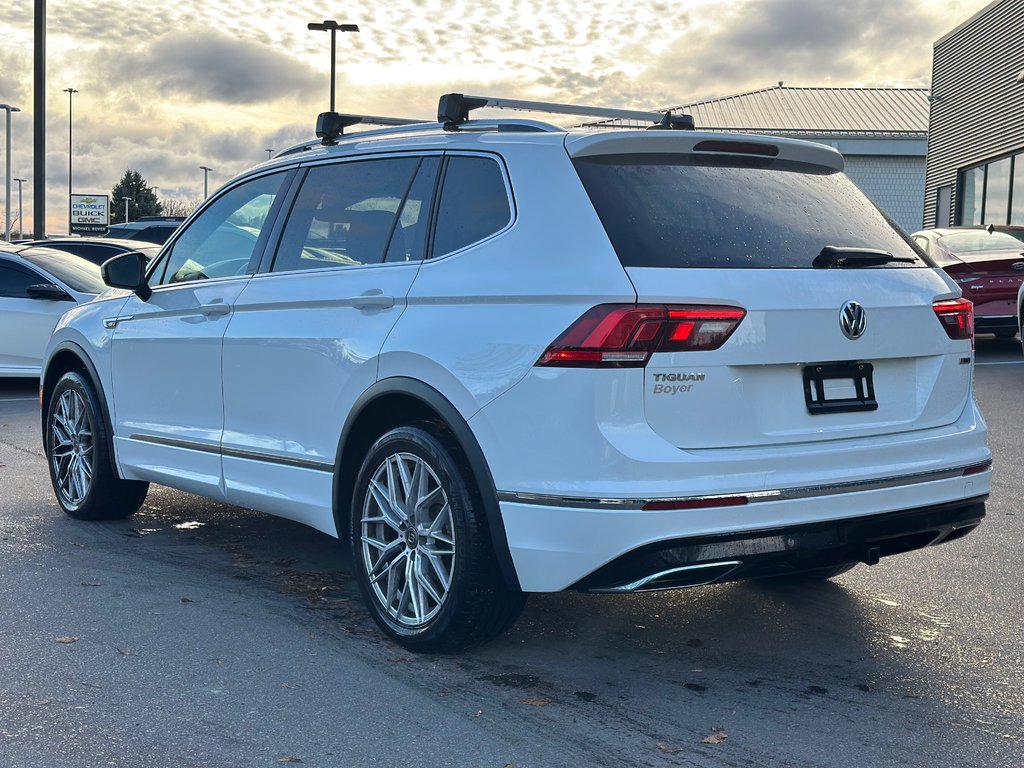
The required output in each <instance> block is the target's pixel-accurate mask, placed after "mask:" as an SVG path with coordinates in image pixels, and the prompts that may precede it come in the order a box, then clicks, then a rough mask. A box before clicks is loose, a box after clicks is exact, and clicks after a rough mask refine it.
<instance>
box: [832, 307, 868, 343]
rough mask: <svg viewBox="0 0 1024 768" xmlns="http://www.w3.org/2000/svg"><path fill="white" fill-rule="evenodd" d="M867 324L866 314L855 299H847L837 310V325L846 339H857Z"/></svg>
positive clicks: (862, 333)
mask: <svg viewBox="0 0 1024 768" xmlns="http://www.w3.org/2000/svg"><path fill="white" fill-rule="evenodd" d="M867 326H868V316H867V313H866V312H865V311H864V307H862V306H861V305H860V304H858V303H857V302H856V301H848V302H846V303H845V304H843V308H842V309H841V310H839V327H840V328H841V329H842V331H843V335H844V336H845V337H846V338H848V339H859V338H860V337H861V336H863V335H864V329H865V328H867Z"/></svg>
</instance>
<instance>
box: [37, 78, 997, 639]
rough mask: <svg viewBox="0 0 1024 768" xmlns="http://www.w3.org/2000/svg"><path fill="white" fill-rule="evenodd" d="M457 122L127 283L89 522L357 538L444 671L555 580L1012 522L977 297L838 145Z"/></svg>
mask: <svg viewBox="0 0 1024 768" xmlns="http://www.w3.org/2000/svg"><path fill="white" fill-rule="evenodd" d="M472 101H473V100H472V99H468V98H467V100H466V102H461V101H460V102H459V103H460V104H463V106H465V103H467V102H468V103H470V105H471V106H473V104H472ZM476 101H477V102H479V101H484V100H482V99H480V100H476ZM451 106H452V101H451V99H449V101H448V103H447V105H446V103H445V101H444V100H442V108H441V110H440V113H441V114H439V122H438V123H437V124H428V125H418V126H409V127H405V128H399V129H391V130H386V131H370V132H366V133H363V134H356V135H353V136H349V137H339V136H338V135H337V133H336V132H331V131H324V132H323V133H324V141H323V143H322V144H314V143H310V144H307V145H303V146H302V147H299V148H296V150H295V151H291V152H286V153H283V154H282V155H281V156H280V157H278V158H276V159H275V160H273V161H270V162H268V163H265V164H263V165H261V166H259V167H257V168H255V169H253V170H252V171H250V172H248V173H246V174H243V175H242V176H240V177H239V178H238V179H236V180H235V181H233V182H231V183H229V184H228V185H226V186H225V187H224V188H223V189H222V190H221V191H220V192H219V193H218V194H217V195H215V196H214V197H213V198H211V199H210V200H209V201H207V202H206V203H205V204H204V206H203V208H202V209H200V210H199V211H198V212H197V213H196V214H194V215H193V216H192V217H191V218H190V219H189V220H188V221H186V222H185V223H184V224H183V225H182V227H181V229H180V230H179V231H178V232H177V233H176V234H175V236H174V238H173V239H171V240H170V241H169V242H168V243H167V245H166V246H165V248H164V249H163V251H162V252H161V254H160V256H159V257H158V258H157V259H156V260H155V261H154V262H153V264H152V265H151V266H150V267H149V268H148V269H146V267H145V261H144V259H142V258H141V257H139V256H136V255H133V254H128V255H126V256H124V257H119V258H118V259H116V260H113V261H111V262H108V263H107V264H106V265H105V266H104V272H105V277H106V280H107V282H108V284H109V285H112V286H115V287H118V288H120V289H121V290H112V291H110V292H108V293H106V294H104V295H102V296H101V297H100V298H99V299H98V300H97V301H96V302H92V303H90V304H88V305H85V306H83V307H80V308H78V309H75V310H73V311H72V312H70V313H68V315H66V316H65V318H64V320H63V321H62V322H61V324H60V325H59V326H58V329H57V330H56V331H55V334H54V336H53V338H52V340H51V343H50V347H49V350H48V355H47V363H46V367H45V373H44V376H43V385H42V387H43V392H42V394H43V404H44V406H43V431H44V442H45V446H46V450H47V453H48V456H49V460H50V469H51V477H52V480H53V485H54V489H55V492H56V495H57V498H58V501H59V503H60V504H61V506H62V508H63V509H64V510H65V511H66V512H67V513H68V514H70V515H72V516H74V517H79V518H86V519H100V518H111V517H123V516H127V515H130V514H132V513H133V512H134V511H136V510H137V509H138V508H139V506H140V505H141V504H142V501H143V500H144V498H145V494H146V490H147V488H148V483H150V482H157V483H161V484H164V485H169V486H172V487H175V488H179V489H181V490H185V491H189V492H193V493H198V494H202V495H204V496H207V497H210V498H213V499H218V500H221V501H225V502H228V503H232V504H238V505H243V506H248V507H252V508H254V509H257V510H261V511H264V512H268V513H271V514H277V515H281V516H284V517H288V518H291V519H294V520H299V521H301V522H304V523H306V524H308V525H311V526H313V527H315V528H317V529H319V530H321V531H324V532H325V533H328V534H330V535H333V536H340V537H348V538H349V540H350V542H351V546H352V550H353V555H354V563H355V571H356V573H355V576H356V578H357V580H358V582H359V584H360V587H361V589H362V592H363V594H364V597H365V599H366V602H367V605H368V606H369V609H370V612H371V614H372V615H373V617H374V619H375V620H376V621H377V622H378V624H379V625H380V626H381V627H382V628H383V630H384V631H385V632H386V633H387V634H388V635H389V636H391V637H392V638H393V639H395V640H396V641H398V642H400V643H402V644H403V645H405V646H406V647H407V648H410V649H412V650H417V651H445V650H451V649H456V648H461V647H465V646H468V645H471V644H474V643H478V642H482V641H484V640H486V639H488V638H490V637H492V636H494V635H495V634H497V633H499V632H501V631H502V630H503V629H504V628H506V627H507V626H509V625H510V624H511V623H512V622H513V621H514V620H515V618H516V616H517V615H518V612H519V611H520V609H521V607H522V605H523V600H524V598H525V594H526V593H529V592H550V591H559V590H565V589H580V590H589V591H598V592H612V593H616V592H620V593H621V592H633V591H640V590H658V589H670V588H677V587H686V586H695V585H701V584H710V583H717V582H723V581H729V580H734V579H743V578H767V577H791V578H827V577H830V576H833V575H836V574H838V573H841V572H843V571H844V570H847V569H849V568H851V567H853V566H854V565H855V564H856V563H859V562H864V563H869V564H874V563H876V562H878V560H879V559H880V558H882V557H886V556H890V555H894V554H899V553H901V552H906V551H910V550H914V549H919V548H921V547H925V546H929V545H932V544H937V543H942V542H946V541H951V540H953V539H956V538H958V537H960V536H963V535H965V534H966V533H968V532H970V531H971V530H973V529H974V528H975V527H976V526H977V525H978V524H979V523H980V521H981V519H982V518H983V516H984V501H985V498H986V496H987V494H988V491H989V479H990V467H991V454H990V453H989V451H988V448H987V446H986V427H985V424H984V422H983V420H982V418H981V415H980V413H979V411H978V409H977V406H976V404H975V402H974V398H973V395H972V388H971V377H972V367H973V326H972V314H971V305H970V303H969V302H966V301H964V300H963V299H961V298H960V291H959V289H958V288H957V286H956V285H955V284H954V283H953V282H952V281H951V280H950V279H949V278H948V277H947V276H946V275H945V274H944V273H943V272H942V271H941V270H939V269H937V268H935V267H934V265H932V264H931V263H930V262H929V261H928V260H927V258H926V257H925V256H924V255H923V254H922V252H921V251H920V250H918V249H917V247H916V246H914V245H913V243H912V242H911V241H910V240H909V239H908V238H907V237H906V236H905V235H903V234H902V233H900V232H898V231H896V230H894V229H893V228H892V226H891V225H890V224H889V223H888V222H887V221H886V219H885V217H884V216H883V215H882V214H881V213H879V212H878V210H877V209H876V208H875V207H874V206H873V205H872V204H871V203H870V202H868V201H867V200H866V199H865V198H864V197H863V195H862V194H861V193H860V192H859V191H858V190H857V189H856V188H855V187H854V186H853V185H852V184H851V183H850V182H849V181H848V180H847V179H846V177H845V176H844V175H843V174H842V168H843V161H842V158H841V156H840V155H839V154H838V153H836V152H835V151H833V150H831V149H829V148H826V147H822V146H820V145H815V144H808V143H804V142H799V141H792V140H786V139H770V138H766V137H745V136H738V135H731V134H730V135H716V134H710V133H699V132H696V131H692V130H655V131H648V130H622V131H614V130H612V131H599V132H589V131H565V130H562V129H559V128H556V127H554V126H551V125H547V124H544V123H538V122H533V121H517V120H471V119H468V113H469V107H466V108H464V109H463V108H460V109H455V110H452V109H451V108H450V107H451ZM475 106H481V104H480V103H476V104H475ZM335 117H338V116H335ZM659 117H660V116H659ZM661 127H664V128H671V127H685V125H680V124H678V123H677V122H675V121H673V120H671V119H669V118H666V119H665V120H664V121H663V122H662V126H661Z"/></svg>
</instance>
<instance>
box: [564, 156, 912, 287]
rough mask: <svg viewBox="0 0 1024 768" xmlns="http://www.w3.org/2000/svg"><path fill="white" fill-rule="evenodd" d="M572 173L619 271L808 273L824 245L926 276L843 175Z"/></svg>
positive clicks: (808, 169) (690, 169)
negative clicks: (878, 255) (863, 251)
mask: <svg viewBox="0 0 1024 768" xmlns="http://www.w3.org/2000/svg"><path fill="white" fill-rule="evenodd" d="M574 162H575V166H576V170H577V172H578V173H579V175H580V178H581V179H582V181H583V185H584V187H585V188H586V190H587V193H588V194H589V195H590V199H591V201H592V202H593V204H594V208H595V209H596V210H597V214H598V216H600V218H601V222H602V223H603V224H604V228H605V230H606V231H607V233H608V238H609V239H610V240H611V243H612V246H613V247H614V248H615V251H616V253H617V254H618V256H619V260H620V261H621V262H622V264H623V266H627V267H691V268H750V269H767V268H772V267H780V268H810V267H811V262H813V261H814V257H815V256H817V255H818V254H819V253H820V252H821V249H822V248H824V247H825V246H826V245H831V246H839V247H852V248H872V249H878V250H883V251H887V252H888V253H891V254H892V255H893V256H896V257H899V258H902V259H908V258H909V259H912V260H913V261H912V262H889V263H888V264H886V265H885V267H886V268H893V267H907V266H927V264H926V262H925V260H924V258H923V254H922V252H921V251H920V248H919V247H918V246H916V245H914V244H913V242H912V241H911V240H910V238H909V237H908V236H907V235H905V234H904V233H903V232H901V231H900V230H899V229H898V228H897V227H896V226H895V225H894V224H893V223H892V222H891V221H890V220H889V219H888V218H887V217H886V216H885V215H884V214H883V213H881V212H880V211H879V210H878V208H876V207H875V205H874V204H873V203H872V202H871V201H870V200H868V199H867V198H866V197H865V196H864V195H863V193H861V192H860V190H858V189H857V187H855V186H854V184H853V182H851V181H850V180H849V179H848V178H846V176H845V175H843V174H842V173H838V172H833V171H829V170H827V169H822V168H820V167H818V166H811V165H804V164H797V163H791V162H786V161H782V160H769V159H761V158H751V159H746V158H743V159H734V158H721V159H720V158H717V157H693V156H690V155H646V154H645V155H612V156H606V157H594V158H589V157H588V158H579V159H577V160H575V161H574Z"/></svg>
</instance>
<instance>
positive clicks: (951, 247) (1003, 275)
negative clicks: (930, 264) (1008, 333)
mask: <svg viewBox="0 0 1024 768" xmlns="http://www.w3.org/2000/svg"><path fill="white" fill-rule="evenodd" d="M938 245H939V248H938V249H936V256H937V257H938V259H937V260H938V261H939V265H940V266H942V267H943V268H944V269H945V270H946V272H947V273H948V274H949V276H950V277H952V278H953V280H955V281H956V282H957V284H958V285H960V287H961V288H962V289H963V292H964V296H965V298H968V299H970V300H971V301H972V302H973V303H974V313H975V316H978V317H1012V318H1016V316H1017V292H1018V291H1019V290H1020V286H1021V283H1022V282H1024V243H1022V242H1021V241H1020V240H1017V239H1016V238H1015V237H1012V236H1010V235H1008V234H1006V233H1004V232H988V231H987V230H984V229H975V230H969V231H964V232H951V233H949V234H947V235H944V236H942V237H940V238H939V239H938Z"/></svg>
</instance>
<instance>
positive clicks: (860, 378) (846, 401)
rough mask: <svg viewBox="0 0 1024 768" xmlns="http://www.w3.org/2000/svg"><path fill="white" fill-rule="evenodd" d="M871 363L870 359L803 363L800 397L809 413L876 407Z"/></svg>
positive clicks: (863, 409)
mask: <svg viewBox="0 0 1024 768" xmlns="http://www.w3.org/2000/svg"><path fill="white" fill-rule="evenodd" d="M874 372H875V367H874V366H873V365H872V364H871V363H858V362H848V363H815V364H813V365H805V366H804V371H803V373H804V401H805V402H806V403H807V411H808V413H810V414H811V415H812V416H818V415H821V414H825V413H851V412H854V411H876V410H878V401H877V400H875V382H874Z"/></svg>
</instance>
